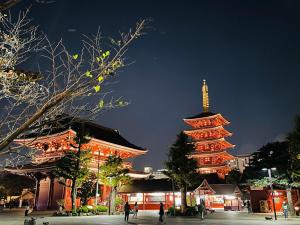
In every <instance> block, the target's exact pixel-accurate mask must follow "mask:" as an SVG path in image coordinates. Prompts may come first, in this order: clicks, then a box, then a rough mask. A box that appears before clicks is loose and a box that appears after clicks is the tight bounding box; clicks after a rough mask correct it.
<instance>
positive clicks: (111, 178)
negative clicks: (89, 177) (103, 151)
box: [99, 155, 131, 213]
mask: <svg viewBox="0 0 300 225" xmlns="http://www.w3.org/2000/svg"><path fill="white" fill-rule="evenodd" d="M128 172H129V170H128V169H127V168H125V167H124V162H123V159H122V158H121V157H119V156H117V155H110V156H108V158H107V159H106V161H105V163H104V164H103V165H101V166H100V173H99V178H100V181H101V182H102V183H103V184H104V185H106V186H109V187H111V191H110V194H109V211H110V212H112V213H113V212H114V211H115V205H116V204H115V200H116V195H117V193H118V190H119V188H120V187H121V186H122V185H125V184H129V183H130V182H131V178H130V177H129V176H128Z"/></svg>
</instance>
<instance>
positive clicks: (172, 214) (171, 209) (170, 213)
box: [168, 207, 174, 216]
mask: <svg viewBox="0 0 300 225" xmlns="http://www.w3.org/2000/svg"><path fill="white" fill-rule="evenodd" d="M168 215H170V216H174V207H170V208H168Z"/></svg>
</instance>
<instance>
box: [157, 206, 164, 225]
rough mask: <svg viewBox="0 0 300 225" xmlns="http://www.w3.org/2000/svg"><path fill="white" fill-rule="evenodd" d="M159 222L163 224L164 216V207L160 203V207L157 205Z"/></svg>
mask: <svg viewBox="0 0 300 225" xmlns="http://www.w3.org/2000/svg"><path fill="white" fill-rule="evenodd" d="M158 214H159V222H161V223H162V222H163V216H164V214H165V211H164V205H163V203H162V202H160V205H159V213H158Z"/></svg>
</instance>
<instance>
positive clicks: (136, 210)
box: [132, 202, 139, 219]
mask: <svg viewBox="0 0 300 225" xmlns="http://www.w3.org/2000/svg"><path fill="white" fill-rule="evenodd" d="M138 211H139V206H138V204H137V202H135V204H134V207H133V217H132V218H133V219H137V214H138Z"/></svg>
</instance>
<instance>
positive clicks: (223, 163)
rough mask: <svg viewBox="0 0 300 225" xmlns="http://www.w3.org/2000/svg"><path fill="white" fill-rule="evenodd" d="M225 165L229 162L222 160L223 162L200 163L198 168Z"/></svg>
mask: <svg viewBox="0 0 300 225" xmlns="http://www.w3.org/2000/svg"><path fill="white" fill-rule="evenodd" d="M224 166H228V163H227V162H222V163H212V164H203V163H200V164H199V165H198V168H208V167H224Z"/></svg>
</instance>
